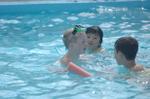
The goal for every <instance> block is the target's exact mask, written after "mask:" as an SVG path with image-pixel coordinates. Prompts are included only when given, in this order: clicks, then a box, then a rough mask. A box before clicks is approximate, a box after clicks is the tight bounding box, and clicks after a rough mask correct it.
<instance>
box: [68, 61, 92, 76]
mask: <svg viewBox="0 0 150 99" xmlns="http://www.w3.org/2000/svg"><path fill="white" fill-rule="evenodd" d="M68 69H69V70H70V71H73V72H75V73H77V74H78V75H80V76H82V77H89V76H92V75H91V74H90V73H89V72H87V71H86V70H84V69H83V68H81V67H79V66H77V65H76V64H74V63H72V62H69V64H68Z"/></svg>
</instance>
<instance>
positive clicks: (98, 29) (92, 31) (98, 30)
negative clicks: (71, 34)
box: [85, 26, 103, 47]
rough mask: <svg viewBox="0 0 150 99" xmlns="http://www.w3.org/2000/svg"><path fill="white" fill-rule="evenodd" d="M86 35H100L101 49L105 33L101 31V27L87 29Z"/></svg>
mask: <svg viewBox="0 0 150 99" xmlns="http://www.w3.org/2000/svg"><path fill="white" fill-rule="evenodd" d="M85 33H86V34H88V33H94V34H98V35H99V37H100V40H99V44H100V45H99V47H100V46H101V44H102V42H103V31H102V30H101V28H100V27H99V26H91V27H88V28H86V31H85Z"/></svg>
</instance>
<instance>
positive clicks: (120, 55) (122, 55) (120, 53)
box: [118, 51, 125, 59]
mask: <svg viewBox="0 0 150 99" xmlns="http://www.w3.org/2000/svg"><path fill="white" fill-rule="evenodd" d="M118 55H119V57H120V58H121V59H123V58H125V56H124V54H123V53H122V52H120V51H118Z"/></svg>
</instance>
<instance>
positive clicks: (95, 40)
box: [87, 33, 100, 49]
mask: <svg viewBox="0 0 150 99" xmlns="http://www.w3.org/2000/svg"><path fill="white" fill-rule="evenodd" d="M87 41H88V48H91V49H95V48H98V46H99V41H100V37H99V35H98V34H96V33H87Z"/></svg>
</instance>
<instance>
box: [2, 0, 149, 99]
mask: <svg viewBox="0 0 150 99" xmlns="http://www.w3.org/2000/svg"><path fill="white" fill-rule="evenodd" d="M149 3H150V2H149V1H132V2H129V1H128V2H101V3H60V4H59V3H54V4H45V3H44V4H15V3H14V4H7V3H5V4H1V5H0V99H81V98H85V99H148V98H149V97H150V93H149V92H150V88H149V86H148V85H147V83H145V82H144V81H143V82H140V83H136V82H138V81H137V80H136V81H135V82H132V81H131V82H128V81H127V80H125V79H115V78H113V77H112V75H101V74H99V75H96V76H94V77H91V78H82V77H78V76H77V75H76V74H73V73H70V72H69V73H68V72H67V73H54V72H50V71H48V68H49V67H50V68H53V67H54V68H56V67H57V66H56V65H57V64H55V63H56V61H58V60H59V59H60V57H62V56H63V55H64V53H65V52H66V50H65V48H64V45H63V43H62V40H61V39H62V32H63V31H64V30H66V29H68V28H70V27H73V26H74V25H75V24H82V25H84V26H90V25H99V26H100V27H101V28H102V30H103V31H104V42H103V47H104V48H105V49H106V51H105V53H103V54H98V55H89V56H90V57H91V58H90V59H91V60H90V61H85V62H83V64H81V65H84V67H85V68H86V69H87V70H88V71H91V72H92V73H93V74H97V73H98V72H99V71H104V72H106V71H105V70H108V69H111V68H121V66H118V65H117V64H116V62H115V60H114V58H113V57H114V56H113V44H114V42H115V40H116V39H117V38H119V37H121V36H127V35H131V36H133V37H135V38H137V39H138V41H139V43H140V46H139V47H140V49H139V53H138V57H137V61H138V62H139V63H141V64H144V65H145V67H147V68H148V67H150V62H149V60H150V51H149V50H150V44H149V42H150V34H149V33H150V7H149ZM131 4H132V5H131ZM55 66H56V67H55ZM108 72H109V71H108ZM121 72H123V70H122V71H121Z"/></svg>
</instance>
